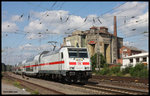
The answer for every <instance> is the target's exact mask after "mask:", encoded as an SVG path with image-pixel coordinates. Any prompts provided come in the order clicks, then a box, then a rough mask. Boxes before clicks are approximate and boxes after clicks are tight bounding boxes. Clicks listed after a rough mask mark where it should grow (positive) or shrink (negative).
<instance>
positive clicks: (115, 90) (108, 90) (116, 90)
mask: <svg viewBox="0 0 150 96" xmlns="http://www.w3.org/2000/svg"><path fill="white" fill-rule="evenodd" d="M73 86H76V87H82V88H85V89H90V90H91V91H92V90H93V91H97V92H98V91H101V92H103V94H109V95H148V92H146V91H141V90H132V89H127V88H120V87H111V86H104V85H95V84H89V83H88V84H87V85H80V84H73Z"/></svg>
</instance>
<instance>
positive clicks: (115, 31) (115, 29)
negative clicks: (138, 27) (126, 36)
mask: <svg viewBox="0 0 150 96" xmlns="http://www.w3.org/2000/svg"><path fill="white" fill-rule="evenodd" d="M114 36H115V37H117V22H116V16H114Z"/></svg>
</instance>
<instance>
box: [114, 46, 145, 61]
mask: <svg viewBox="0 0 150 96" xmlns="http://www.w3.org/2000/svg"><path fill="white" fill-rule="evenodd" d="M119 51H120V59H118V61H117V62H118V63H120V64H122V63H123V61H122V60H123V58H124V57H127V56H131V55H135V54H139V53H142V52H145V51H144V50H140V49H138V48H136V47H133V46H122V47H121V48H120V50H119Z"/></svg>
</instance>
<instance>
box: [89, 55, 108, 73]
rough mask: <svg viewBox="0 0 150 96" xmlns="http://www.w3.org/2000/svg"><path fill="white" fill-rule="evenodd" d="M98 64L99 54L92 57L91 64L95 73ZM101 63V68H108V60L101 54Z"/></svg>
mask: <svg viewBox="0 0 150 96" xmlns="http://www.w3.org/2000/svg"><path fill="white" fill-rule="evenodd" d="M96 62H97V53H96V54H95V55H94V56H92V57H91V63H92V70H93V71H95V68H96ZM100 63H101V66H100V67H101V68H103V67H105V66H107V64H106V60H105V58H104V56H103V54H100Z"/></svg>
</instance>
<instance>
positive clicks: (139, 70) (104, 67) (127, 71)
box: [91, 54, 149, 78]
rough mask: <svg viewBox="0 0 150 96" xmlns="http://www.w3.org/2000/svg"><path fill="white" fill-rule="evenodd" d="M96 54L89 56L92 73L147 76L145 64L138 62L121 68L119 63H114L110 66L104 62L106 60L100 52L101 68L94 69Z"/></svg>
mask: <svg viewBox="0 0 150 96" xmlns="http://www.w3.org/2000/svg"><path fill="white" fill-rule="evenodd" d="M96 56H97V54H95V55H94V56H92V57H91V63H92V71H93V73H95V74H97V75H107V76H124V77H140V78H148V76H149V72H148V70H147V66H145V65H144V64H142V63H138V64H136V65H135V67H133V66H131V65H129V66H128V67H126V68H124V69H122V70H121V68H120V67H121V65H120V64H116V65H117V66H114V67H112V68H110V67H109V66H108V64H107V63H106V60H105V59H104V56H103V55H102V54H101V55H100V56H101V70H99V71H95V67H96Z"/></svg>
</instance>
